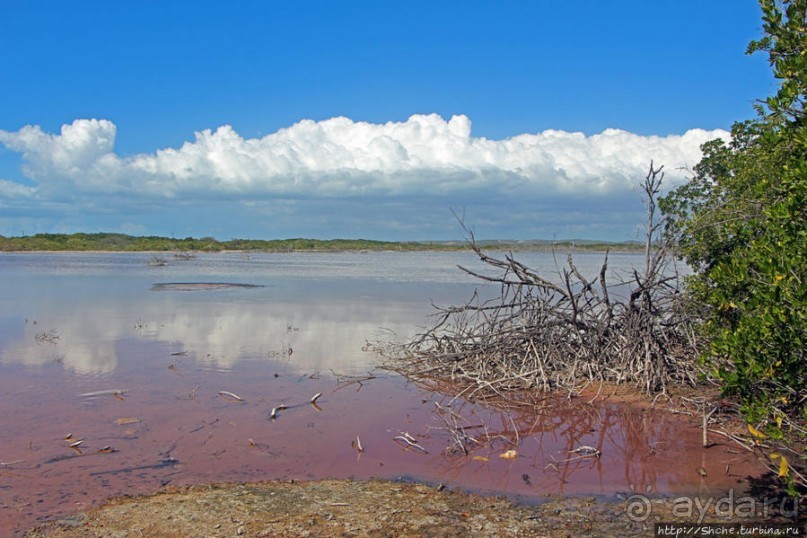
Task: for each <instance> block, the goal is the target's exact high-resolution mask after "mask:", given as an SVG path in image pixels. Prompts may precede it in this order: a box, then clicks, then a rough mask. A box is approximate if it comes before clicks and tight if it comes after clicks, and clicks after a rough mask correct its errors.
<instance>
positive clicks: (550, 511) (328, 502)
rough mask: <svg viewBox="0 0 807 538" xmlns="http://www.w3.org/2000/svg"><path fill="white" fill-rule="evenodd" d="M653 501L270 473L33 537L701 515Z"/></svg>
mask: <svg viewBox="0 0 807 538" xmlns="http://www.w3.org/2000/svg"><path fill="white" fill-rule="evenodd" d="M649 502H650V504H649V505H647V506H649V507H650V508H649V510H650V514H647V513H646V512H641V510H638V507H637V505H632V504H631V502H621V503H607V502H601V501H597V500H595V499H594V498H591V497H587V498H580V497H569V498H561V497H545V498H542V499H540V500H539V501H538V504H535V505H530V506H527V505H516V504H512V503H511V502H509V501H507V500H506V499H503V498H499V497H482V496H478V495H473V494H468V493H462V492H457V491H448V490H445V489H441V488H439V487H434V486H426V485H421V484H405V483H398V482H387V481H378V480H371V481H350V480H325V481H312V482H290V481H284V482H265V483H260V484H250V485H244V484H239V485H212V486H194V487H187V488H169V489H167V490H165V491H164V492H162V493H159V494H157V495H153V496H148V497H132V498H119V499H115V500H112V501H110V502H109V503H107V504H106V505H105V506H103V507H101V508H99V509H97V510H93V511H92V512H89V513H88V514H79V515H76V516H73V517H69V518H66V519H62V520H60V521H55V522H51V523H48V524H45V525H42V526H39V527H37V528H35V529H32V530H30V531H29V532H28V533H27V534H26V535H25V536H27V537H30V538H39V537H53V538H70V537H88V536H89V537H110V536H120V537H123V536H151V537H173V536H188V537H190V536H205V537H231V536H256V537H258V536H260V537H263V536H580V537H584V536H592V537H593V536H651V535H653V529H654V525H655V523H656V522H658V521H664V522H676V523H685V522H697V519H698V514H697V513H696V514H694V518H681V517H680V516H676V515H675V514H676V513H677V512H676V510H678V512H680V510H681V507H680V506H678V508H676V506H675V505H674V503H673V501H671V500H667V501H661V500H654V501H649ZM707 512H710V511H709V510H707ZM740 516H742V515H741V514H740ZM644 518H646V519H644ZM642 519H644V520H642ZM702 521H703V522H732V521H733V522H739V523H744V524H752V523H753V524H759V523H762V522H764V521H767V522H771V521H774V518H772V517H767V518H762V517H753V518H749V517H747V514H746V517H738V514H733V517H719V516H718V515H715V514H714V510H711V513H707V514H706V515H705V517H704V518H703V520H702ZM778 521H780V522H782V521H784V522H787V520H786V519H784V520H783V519H779V520H778ZM791 524H793V525H796V523H794V522H792V521H791Z"/></svg>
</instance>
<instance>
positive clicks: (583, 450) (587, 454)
mask: <svg viewBox="0 0 807 538" xmlns="http://www.w3.org/2000/svg"><path fill="white" fill-rule="evenodd" d="M569 454H578V455H579V456H581V457H584V458H599V457H600V456H601V455H602V452H600V451H599V450H597V449H596V448H594V447H593V446H587V445H583V446H581V447H578V448H575V449H574V450H570V451H569Z"/></svg>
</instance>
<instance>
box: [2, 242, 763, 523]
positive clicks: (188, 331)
mask: <svg viewBox="0 0 807 538" xmlns="http://www.w3.org/2000/svg"><path fill="white" fill-rule="evenodd" d="M55 259H56V261H57V262H58V264H56V262H53V261H51V262H49V263H54V267H58V268H59V272H58V274H57V271H56V269H53V270H48V271H45V272H44V274H39V273H37V271H39V270H40V269H39V267H40V266H41V263H42V261H41V259H40V258H36V257H33V258H26V257H23V258H20V259H16V258H15V259H14V260H12V261H13V262H14V263H18V264H19V267H17V266H15V265H12V266H3V265H2V264H0V270H2V271H4V273H3V280H2V281H0V292H2V293H0V305H2V310H1V311H0V313H1V314H2V315H0V394H2V396H3V397H2V398H0V416H2V417H3V418H2V433H0V535H3V536H5V535H9V534H13V533H15V532H19V531H21V530H23V529H26V528H29V527H30V526H32V525H34V524H36V522H37V521H42V520H45V519H52V518H56V517H60V516H64V515H69V514H73V513H76V512H78V511H80V510H84V509H87V508H90V507H93V506H97V505H99V504H100V503H102V502H103V501H104V500H105V499H108V498H110V497H113V496H119V495H136V494H147V493H153V492H155V491H157V490H159V489H160V488H161V487H163V486H165V485H168V484H170V485H183V484H199V483H205V482H235V481H260V480H270V479H295V480H300V479H316V478H347V477H355V478H369V477H381V478H392V479H399V478H402V479H405V480H419V481H425V482H430V483H434V484H439V483H442V484H445V485H446V486H449V487H460V488H464V489H467V490H474V491H481V492H488V493H495V494H505V495H509V496H511V497H513V498H517V499H521V500H524V501H528V502H529V501H536V500H538V499H540V497H541V496H544V495H546V494H570V495H582V494H586V495H588V494H593V495H600V496H603V497H605V498H611V499H616V497H617V494H619V493H623V492H624V493H629V492H631V491H637V492H645V493H648V492H649V493H651V494H658V495H676V494H689V493H700V494H705V495H712V494H715V495H716V494H719V493H721V492H724V491H726V490H727V489H729V488H733V487H738V486H739V487H742V486H743V484H744V480H745V478H746V477H747V476H748V475H755V474H759V473H760V472H761V470H762V469H761V468H760V467H758V466H757V464H756V462H755V461H754V459H753V457H752V456H751V455H750V454H747V453H741V452H739V451H738V450H736V448H735V447H733V446H731V445H728V444H719V443H718V444H717V445H715V446H712V447H710V448H708V449H704V448H702V447H701V430H700V428H699V425H698V423H697V421H693V420H692V419H691V418H687V417H682V416H680V415H675V414H671V413H669V412H666V411H663V410H649V409H638V408H635V407H630V406H627V405H620V404H616V403H610V402H597V403H592V404H588V403H585V401H583V399H575V400H573V401H571V402H570V401H568V400H565V399H563V398H559V399H548V400H547V401H546V402H545V404H544V405H542V406H541V407H539V408H538V409H532V410H522V411H512V412H509V413H502V412H500V411H496V410H494V409H489V408H485V407H483V406H480V405H471V404H468V403H465V402H463V400H456V401H453V402H451V396H453V395H451V394H449V395H442V394H437V393H432V392H429V391H426V390H423V389H421V388H418V387H415V386H412V385H411V384H407V382H406V381H405V380H404V379H401V378H400V377H398V376H396V375H394V374H391V373H389V372H385V371H381V370H377V369H375V368H374V366H375V361H376V358H375V357H374V356H372V355H371V354H369V353H366V352H363V351H362V346H363V343H364V341H365V340H366V339H368V338H373V337H376V336H378V335H379V334H380V333H379V328H380V327H384V328H385V329H390V328H391V329H394V330H395V331H396V332H399V333H400V332H401V331H404V330H406V329H407V328H408V329H411V328H412V327H413V326H414V324H415V323H417V322H419V321H421V318H418V317H417V315H416V313H422V312H423V311H424V310H428V302H429V300H428V298H429V297H434V296H435V295H434V294H440V293H444V294H449V293H454V294H455V293H456V290H455V289H452V288H451V285H449V284H445V283H440V285H439V286H437V287H435V285H434V282H431V281H428V282H426V281H424V282H421V283H418V282H413V283H410V284H409V285H408V286H407V285H402V284H396V285H395V286H393V285H391V284H390V283H389V282H387V281H384V282H380V281H379V280H378V278H374V279H369V278H359V279H353V280H342V281H338V282H336V283H335V282H334V281H329V282H327V283H326V284H327V285H326V284H323V283H322V281H321V280H320V279H319V278H320V277H317V278H313V279H310V280H300V279H299V278H298V277H295V276H289V274H285V276H284V277H283V278H285V280H283V281H281V280H279V279H278V278H275V277H274V276H273V277H272V278H269V277H268V276H266V275H265V274H264V273H261V271H259V270H257V269H254V268H252V266H250V270H249V271H247V270H246V269H243V268H241V269H238V270H239V271H241V273H239V275H237V276H240V277H241V278H239V279H238V280H239V281H247V282H251V283H255V284H260V285H263V286H264V287H262V288H254V289H241V290H235V291H230V292H227V291H224V292H222V291H198V292H197V291H191V292H188V291H186V292H175V293H167V292H154V291H150V288H151V286H152V285H153V284H154V283H155V282H176V281H183V280H188V279H189V278H188V275H184V274H179V275H177V274H159V273H152V272H149V270H147V269H145V267H146V264H145V263H143V264H142V266H141V265H132V267H133V268H130V269H128V271H129V272H130V273H131V274H127V275H126V276H125V277H124V276H121V275H120V274H119V273H116V271H118V272H121V271H124V269H121V268H120V266H119V265H116V264H118V263H119V262H118V261H116V259H113V260H112V261H111V262H110V261H109V260H105V261H104V262H103V264H102V267H101V269H98V268H97V267H96V268H92V267H91V268H90V269H86V268H83V267H82V268H80V269H77V270H75V271H74V272H71V273H69V274H64V269H63V267H65V266H66V267H68V268H70V267H74V266H75V265H76V264H77V263H78V262H77V261H76V260H79V261H81V262H82V263H87V262H86V258H81V257H79V258H75V259H72V258H71V259H68V260H67V261H65V260H64V259H63V258H58V257H57V258H55ZM31 260H33V261H31ZM71 260H72V261H71ZM126 260H129V259H128V258H126ZM368 260H369V261H370V262H372V261H373V258H372V257H370V258H367V257H364V258H361V257H357V258H355V259H352V258H351V259H350V260H348V261H344V260H343V259H342V258H338V259H337V261H339V263H340V264H343V265H345V264H346V265H349V267H354V266H355V267H359V266H361V265H362V264H367V263H368ZM215 261H216V262H217V263H225V262H226V260H225V262H222V261H221V260H220V259H219V258H216V259H215ZM34 262H36V264H39V265H34ZM348 262H349V263H348ZM211 263H212V262H211ZM227 263H230V262H227ZM239 263H240V262H239ZM332 263H334V264H336V262H332ZM419 263H421V262H419ZM71 264H72V265H71ZM350 264H353V265H350ZM232 265H233V264H232V263H230V265H227V266H226V268H227V273H228V275H229V274H230V273H232V272H233V271H235V269H233V267H232ZM267 266H268V265H267ZM93 267H94V266H93ZM110 267H111V269H110ZM210 267H212V265H211V264H209V265H208V266H204V267H203V268H199V267H196V268H192V269H185V268H183V269H182V271H185V272H186V273H193V274H192V275H190V276H191V277H193V278H194V279H196V280H198V281H204V282H207V281H213V280H215V279H216V277H217V276H220V275H218V274H215V272H214V271H213V269H210ZM272 267H275V266H274V265H273V266H272ZM340 267H341V266H340ZM166 270H167V271H171V270H176V271H179V269H173V268H168V269H166ZM268 270H269V269H266V271H268ZM273 270H274V269H273ZM341 270H343V269H341ZM440 270H441V271H442V269H440ZM88 271H89V272H90V273H93V271H95V272H96V274H91V275H90V276H89V277H88V276H87V274H86V273H87V272H88ZM204 271H207V272H209V273H214V274H198V273H200V272H204ZM294 271H296V269H293V270H290V271H289V272H292V273H293V272H294ZM110 273H113V274H112V276H110V275H109V274H110ZM287 273H288V272H287ZM441 274H442V273H441ZM183 277H185V278H184V279H183ZM423 278H424V279H425V280H428V278H427V277H423ZM429 278H430V277H429ZM427 293H428V295H426V294H427ZM421 295H424V296H421ZM438 297H439V295H438ZM383 334H386V335H387V336H389V334H388V333H383ZM289 350H292V353H291V354H289V353H288V351H289ZM350 376H357V377H350ZM363 377H365V378H368V379H365V380H363V381H362V382H361V383H359V382H352V383H351V381H355V380H357V379H361V378H363ZM117 390H122V391H124V392H123V393H122V394H115V393H114V391H117ZM221 391H226V392H229V393H234V394H236V395H237V396H238V397H239V398H241V400H242V401H233V398H232V397H229V396H227V394H226V393H225V394H221V393H220V392H221ZM98 392H101V394H97V395H95V396H82V395H85V394H88V393H98ZM317 393H322V396H321V397H320V398H319V399H318V400H317V406H313V405H311V404H310V403H309V400H310V399H311V398H312V396H314V395H315V394H317ZM281 405H284V406H286V407H287V409H281V410H280V411H278V412H277V417H276V418H275V419H274V420H273V419H271V418H270V414H271V412H272V409H273V408H278V407H280V406H281ZM449 405H450V407H449ZM447 423H448V424H450V425H459V426H462V428H463V430H462V431H464V433H465V437H464V439H463V443H464V446H465V447H466V448H467V449H468V454H464V453H463V452H461V451H459V450H458V445H457V444H456V442H455V438H454V436H453V435H452V433H451V431H449V429H447V428H446V425H447ZM68 435H69V436H70V437H69V439H68V438H67V437H68ZM396 437H398V438H399V439H398V440H396V439H395V438H396ZM401 437H407V438H409V439H410V440H411V441H410V443H407V442H405V441H402V440H401V439H400V438H401ZM81 439H83V441H82V443H81V444H80V445H78V446H77V447H75V448H73V447H71V446H70V444H71V443H74V442H76V441H78V440H81ZM472 439H475V440H476V441H474V440H472ZM712 440H713V441H719V439H712ZM358 443H360V444H361V446H362V448H363V451H361V452H360V451H359V450H357V445H358ZM412 443H414V444H416V445H417V446H413V444H412ZM582 446H591V447H595V448H596V449H598V450H600V451H601V456H600V457H599V458H592V457H579V456H580V455H581V453H579V452H573V451H575V450H576V449H579V448H580V447H582ZM107 447H108V448H107ZM511 450H514V451H515V458H514V459H505V458H502V457H501V455H502V454H505V453H507V452H508V451H511ZM699 467H701V468H703V470H705V471H706V476H702V473H699V472H698V468H699Z"/></svg>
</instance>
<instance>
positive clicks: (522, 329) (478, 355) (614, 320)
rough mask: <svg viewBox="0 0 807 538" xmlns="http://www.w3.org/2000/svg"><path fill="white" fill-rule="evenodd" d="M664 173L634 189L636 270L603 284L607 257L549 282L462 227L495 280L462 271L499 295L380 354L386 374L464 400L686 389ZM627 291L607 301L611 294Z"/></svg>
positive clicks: (690, 345)
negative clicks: (639, 214) (662, 210)
mask: <svg viewBox="0 0 807 538" xmlns="http://www.w3.org/2000/svg"><path fill="white" fill-rule="evenodd" d="M662 170H663V167H659V168H654V166H653V163H652V162H651V163H650V170H649V171H648V174H647V176H646V178H645V180H644V182H643V183H642V185H641V187H642V191H643V194H644V196H645V198H646V203H647V226H646V237H645V249H644V254H645V260H644V266H643V268H642V269H641V270H639V269H637V270H634V271H633V272H632V273H631V274H629V275H622V276H621V278H620V280H619V281H618V282H617V283H616V284H613V285H612V284H611V283H610V282H609V281H608V273H607V269H608V253H606V254H605V258H604V260H603V263H602V266H601V268H600V270H599V272H598V274H597V275H595V276H594V277H593V278H587V277H586V276H584V275H583V274H582V273H581V272H580V271H579V270H578V268H577V267H576V265H575V263H574V260H573V258H572V256H571V255H569V256H568V259H567V261H566V264H565V266H563V268H562V270H559V274H558V275H557V277H558V278H556V279H554V280H550V279H549V278H546V277H544V276H541V275H539V274H537V273H536V272H534V271H533V270H531V269H530V268H529V267H527V266H526V265H524V264H523V263H521V262H519V261H518V260H516V259H515V257H514V256H513V254H512V252H510V253H507V254H506V255H504V256H503V257H497V256H493V255H490V254H488V253H486V252H485V251H483V250H482V248H481V247H480V246H479V244H478V243H477V241H476V239H475V237H474V233H473V231H472V230H471V229H469V228H468V227H467V226H465V224H464V222H462V221H461V219H458V220H460V224H461V225H462V227H463V229H464V230H465V232H466V234H467V239H468V245H469V247H470V248H471V249H472V250H473V252H475V253H476V255H477V256H478V258H479V260H481V261H482V262H483V263H484V264H485V265H486V266H487V267H488V268H491V267H492V268H494V269H495V270H496V274H495V275H494V276H490V275H488V274H483V273H482V272H480V271H474V270H472V269H469V268H466V267H461V266H460V269H461V270H463V271H465V272H466V273H468V274H470V275H473V276H474V277H476V278H478V279H480V280H483V281H486V282H492V283H496V284H498V285H499V286H500V293H499V296H498V297H496V298H494V299H492V300H482V299H481V298H480V296H479V294H478V293H476V292H475V293H474V295H473V297H472V298H471V300H469V301H468V302H467V303H466V304H464V305H461V306H452V307H442V308H438V312H437V314H436V322H435V323H434V324H433V325H432V326H431V327H430V328H429V329H427V330H426V331H425V332H423V333H421V334H420V335H418V336H417V337H416V338H415V339H413V340H412V341H410V342H407V343H405V344H401V345H398V346H394V347H392V348H389V347H388V348H386V350H385V355H386V356H387V358H388V359H389V360H388V363H387V365H388V367H390V368H391V369H393V370H396V371H398V372H399V373H401V374H403V375H405V376H406V377H408V378H410V379H412V380H415V381H418V382H421V383H424V384H428V385H440V386H442V387H445V382H446V381H450V382H453V383H454V384H455V385H456V386H457V387H460V388H459V389H458V390H459V391H460V394H461V395H462V396H464V397H466V398H469V399H475V398H488V397H491V396H498V397H503V396H512V395H513V394H515V393H518V392H519V391H523V390H525V389H526V390H529V389H536V388H538V389H542V390H551V389H556V388H567V389H568V388H573V387H579V386H580V385H581V384H584V383H590V382H593V381H598V380H599V381H609V382H617V383H632V384H634V385H636V386H639V387H641V388H642V389H643V390H644V391H646V392H647V393H657V392H661V391H664V390H665V389H666V387H667V386H668V385H669V384H670V383H689V384H694V382H695V380H696V376H697V367H696V361H695V356H696V342H695V336H694V331H693V330H692V327H691V324H690V320H689V318H688V316H687V315H686V313H685V312H684V311H683V309H682V306H681V301H680V297H679V286H678V283H679V275H678V271H677V270H676V268H675V266H674V262H673V259H672V257H671V256H670V255H669V253H668V247H667V244H666V242H665V241H664V239H663V236H662V233H661V232H662V227H663V222H664V221H663V219H659V218H658V216H657V214H656V197H657V195H658V192H659V188H660V185H661V181H662V179H663V176H664V174H663V171H662ZM617 286H619V287H620V288H621V289H625V288H627V289H628V292H627V293H625V292H622V293H615V291H614V288H616V287H617Z"/></svg>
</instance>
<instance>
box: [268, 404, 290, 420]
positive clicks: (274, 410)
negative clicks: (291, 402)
mask: <svg viewBox="0 0 807 538" xmlns="http://www.w3.org/2000/svg"><path fill="white" fill-rule="evenodd" d="M284 409H288V407H286V406H285V405H283V404H280V405H278V406H277V407H273V408H272V412H271V413H269V418H271V419H272V420H274V419H276V418H277V412H278V411H283V410H284Z"/></svg>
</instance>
